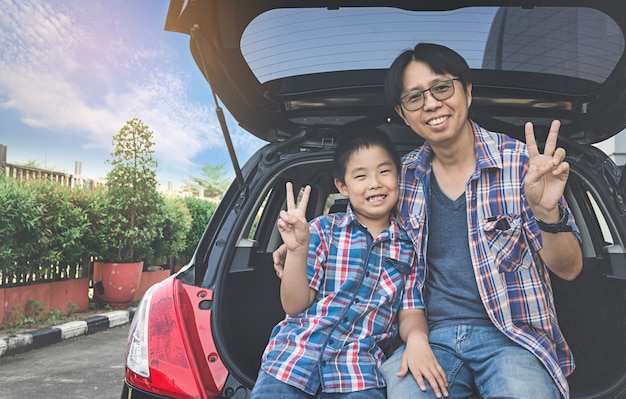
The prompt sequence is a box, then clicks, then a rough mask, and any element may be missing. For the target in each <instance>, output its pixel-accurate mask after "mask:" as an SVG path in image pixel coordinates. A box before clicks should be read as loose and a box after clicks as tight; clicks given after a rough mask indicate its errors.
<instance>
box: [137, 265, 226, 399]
mask: <svg viewBox="0 0 626 399" xmlns="http://www.w3.org/2000/svg"><path fill="white" fill-rule="evenodd" d="M212 297H213V292H212V291H210V290H206V289H202V288H198V287H195V286H189V285H184V284H182V283H181V282H180V281H179V280H177V279H175V278H174V277H170V278H168V279H167V280H165V281H163V282H162V283H160V284H157V285H155V286H154V287H153V288H151V289H150V290H149V291H148V292H147V293H146V294H145V295H144V297H143V299H142V300H141V303H140V304H139V307H138V308H137V312H136V313H135V316H134V317H133V323H132V325H131V329H130V334H129V341H128V348H127V354H126V356H127V360H126V380H127V382H128V383H129V384H130V385H131V386H133V387H135V388H138V389H140V390H143V391H146V392H152V393H155V394H157V395H161V396H166V397H168V398H175V399H179V398H180V399H183V398H185V399H187V398H202V399H213V398H216V397H217V396H218V395H219V394H220V392H221V391H222V389H223V387H224V383H225V381H226V377H227V376H228V372H227V370H226V368H225V367H224V365H223V364H222V362H221V361H220V359H219V355H218V353H217V350H216V349H215V345H214V342H213V338H212V335H211V310H210V302H211V300H212Z"/></svg>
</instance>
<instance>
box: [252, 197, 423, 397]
mask: <svg viewBox="0 0 626 399" xmlns="http://www.w3.org/2000/svg"><path fill="white" fill-rule="evenodd" d="M309 226H310V231H311V241H310V245H309V257H308V264H307V274H308V277H309V285H310V287H311V288H313V289H314V290H316V291H317V295H316V298H315V300H314V302H313V304H312V305H311V307H310V308H309V309H307V310H305V311H304V312H302V313H301V314H299V315H297V316H295V317H290V316H287V317H286V318H285V320H283V321H282V322H280V323H279V324H278V325H277V326H276V327H275V328H274V330H273V331H272V335H271V338H270V342H269V344H268V346H267V348H266V350H265V353H264V355H263V361H262V365H261V367H262V369H263V370H264V371H265V372H267V373H268V374H270V375H272V376H274V377H276V378H277V379H279V380H281V381H283V382H285V383H287V384H290V385H292V386H295V387H298V388H300V389H302V390H303V391H304V392H306V393H308V394H311V395H313V394H315V393H316V392H317V390H318V388H319V387H321V388H322V390H323V391H324V392H354V391H361V390H365V389H370V388H381V387H384V386H385V383H384V379H383V377H382V375H381V374H380V372H379V371H378V366H379V365H380V364H381V363H382V361H383V360H384V359H385V357H384V353H383V350H382V349H381V347H380V345H381V343H382V342H383V341H387V340H390V339H392V338H394V337H395V336H396V335H397V334H398V331H397V328H398V325H397V324H398V323H397V318H396V316H397V313H398V310H400V309H413V308H423V305H422V302H421V300H420V297H419V292H418V290H417V286H416V284H415V280H416V274H415V265H416V259H415V253H414V251H413V245H412V244H411V240H410V239H409V237H408V235H407V233H406V232H405V231H403V230H402V229H401V228H400V227H399V224H398V223H397V222H396V221H395V220H394V219H393V218H392V221H391V225H390V226H389V228H388V229H386V230H385V231H383V232H382V233H381V234H380V235H379V236H378V237H376V238H375V239H373V238H372V236H371V235H370V234H369V233H368V231H367V230H366V229H365V227H364V226H363V225H362V224H361V223H359V221H358V220H357V218H356V217H355V215H354V213H353V212H352V210H351V208H350V207H349V206H348V210H347V212H346V213H339V214H329V215H324V216H320V217H318V218H316V219H314V220H313V221H311V222H310V224H309Z"/></svg>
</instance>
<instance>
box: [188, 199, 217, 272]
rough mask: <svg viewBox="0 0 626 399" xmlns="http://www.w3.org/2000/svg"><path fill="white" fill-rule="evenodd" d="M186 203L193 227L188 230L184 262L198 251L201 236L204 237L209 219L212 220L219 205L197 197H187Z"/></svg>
mask: <svg viewBox="0 0 626 399" xmlns="http://www.w3.org/2000/svg"><path fill="white" fill-rule="evenodd" d="M185 205H186V206H187V209H189V212H190V214H191V228H190V229H189V231H188V232H187V237H186V239H185V246H184V249H183V250H182V252H181V255H182V256H183V258H184V263H187V262H189V261H190V260H191V257H192V256H193V254H194V252H195V251H196V247H197V246H198V243H199V242H200V238H202V234H204V230H205V229H206V227H207V225H208V224H209V220H211V216H213V212H215V208H217V205H215V204H214V203H212V202H210V201H207V200H203V199H200V198H195V197H187V198H185Z"/></svg>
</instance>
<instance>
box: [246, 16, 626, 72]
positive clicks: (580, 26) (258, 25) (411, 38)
mask: <svg viewBox="0 0 626 399" xmlns="http://www.w3.org/2000/svg"><path fill="white" fill-rule="evenodd" d="M419 42H433V43H439V44H443V45H446V46H448V47H450V48H452V49H454V50H456V51H457V52H459V53H460V54H461V55H462V56H463V57H464V58H465V59H466V60H467V61H468V63H469V65H470V67H471V68H475V69H481V68H482V69H497V70H510V71H524V72H541V73H548V74H556V75H563V76H568V77H576V78H581V79H586V80H589V81H592V82H596V83H602V82H604V81H605V80H606V78H607V77H608V76H609V74H610V73H611V71H612V70H613V68H614V67H615V65H616V63H617V61H618V60H619V59H620V57H621V56H622V53H623V51H624V37H623V35H622V32H621V30H620V29H619V27H618V25H617V24H616V23H615V21H613V20H612V19H611V18H610V17H608V16H607V15H605V14H603V13H601V12H599V11H597V10H594V9H591V8H554V7H549V8H534V9H521V8H507V7H468V8H462V9H458V10H452V11H445V12H442V11H432V12H412V11H406V10H400V9H396V8H359V7H347V8H340V9H337V10H328V9H317V8H316V9H276V10H271V11H268V12H266V13H264V14H261V15H259V16H258V17H257V18H255V19H254V20H253V21H252V22H251V23H250V25H249V26H248V27H247V28H246V31H245V32H244V35H243V36H242V41H241V50H242V53H243V56H244V58H245V59H246V61H247V62H248V64H249V65H250V68H251V69H252V71H253V72H254V74H255V76H256V77H257V79H258V80H259V81H260V82H261V83H265V82H268V81H271V80H274V79H279V78H284V77H289V76H295V75H304V74H310V73H320V72H330V71H342V70H361V69H386V68H387V67H389V65H390V64H391V62H392V61H393V59H394V58H395V57H396V56H397V55H398V54H399V53H400V52H401V51H403V50H406V49H410V48H412V47H413V46H414V45H415V44H417V43H419Z"/></svg>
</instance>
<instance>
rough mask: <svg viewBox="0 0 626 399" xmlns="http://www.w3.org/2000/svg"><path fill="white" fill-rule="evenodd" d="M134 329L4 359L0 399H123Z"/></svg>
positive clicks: (120, 328) (111, 330) (123, 328)
mask: <svg viewBox="0 0 626 399" xmlns="http://www.w3.org/2000/svg"><path fill="white" fill-rule="evenodd" d="M129 327H130V325H129V324H128V323H127V324H125V325H120V326H116V327H112V328H109V329H107V330H104V331H101V332H98V333H96V334H90V335H83V336H78V337H75V338H71V339H66V340H63V341H61V342H59V343H57V344H54V345H49V346H45V347H41V348H39V349H37V350H30V351H28V352H25V353H20V354H16V355H13V356H3V357H1V358H0V399H34V398H45V399H67V398H71V399H112V398H113V399H116V398H117V399H119V398H120V396H121V393H122V387H123V384H124V358H125V350H126V342H127V340H128V331H129Z"/></svg>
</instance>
